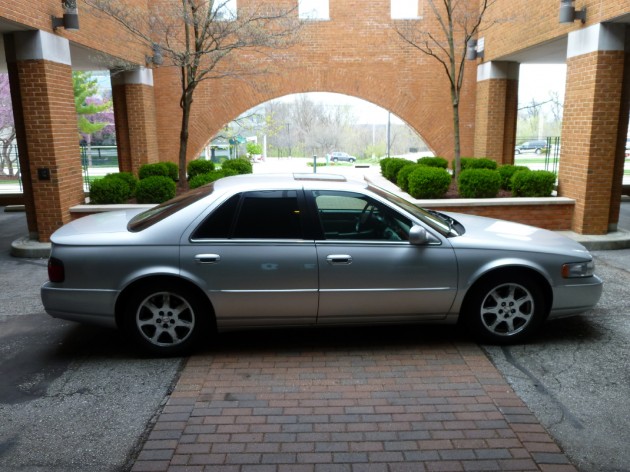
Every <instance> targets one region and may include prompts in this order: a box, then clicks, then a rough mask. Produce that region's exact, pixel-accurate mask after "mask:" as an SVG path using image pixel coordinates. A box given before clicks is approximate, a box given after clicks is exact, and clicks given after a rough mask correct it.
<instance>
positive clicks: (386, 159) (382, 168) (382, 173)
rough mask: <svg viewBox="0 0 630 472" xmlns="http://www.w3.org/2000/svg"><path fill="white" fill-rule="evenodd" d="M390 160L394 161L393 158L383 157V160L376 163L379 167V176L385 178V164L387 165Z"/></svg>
mask: <svg viewBox="0 0 630 472" xmlns="http://www.w3.org/2000/svg"><path fill="white" fill-rule="evenodd" d="M392 159H394V158H393V157H384V158H383V159H381V160H380V161H379V163H378V164H379V166H380V167H381V175H382V176H383V177H385V174H386V172H387V171H386V169H387V164H388V163H389V161H391V160H392ZM385 178H387V177H385Z"/></svg>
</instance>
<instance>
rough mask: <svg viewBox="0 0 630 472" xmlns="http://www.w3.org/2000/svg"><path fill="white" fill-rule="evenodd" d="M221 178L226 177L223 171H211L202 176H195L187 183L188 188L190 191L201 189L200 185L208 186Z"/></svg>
mask: <svg viewBox="0 0 630 472" xmlns="http://www.w3.org/2000/svg"><path fill="white" fill-rule="evenodd" d="M223 177H226V173H225V171H223V170H213V171H210V172H206V173H204V174H197V175H195V176H194V177H193V178H192V179H190V180H189V181H188V186H189V187H190V188H191V189H193V188H197V187H201V186H202V185H206V184H209V183H210V182H214V181H215V180H219V179H221V178H223Z"/></svg>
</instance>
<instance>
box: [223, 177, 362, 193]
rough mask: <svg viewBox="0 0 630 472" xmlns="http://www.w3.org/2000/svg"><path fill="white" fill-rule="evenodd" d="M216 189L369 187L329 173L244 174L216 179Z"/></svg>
mask: <svg viewBox="0 0 630 472" xmlns="http://www.w3.org/2000/svg"><path fill="white" fill-rule="evenodd" d="M214 186H215V187H214V188H215V190H218V191H222V190H232V191H234V190H235V189H236V188H239V187H240V189H239V190H263V189H272V188H282V189H284V188H289V189H290V188H294V189H298V188H340V187H345V188H347V189H350V188H351V187H354V188H367V183H366V182H364V181H360V180H354V179H348V178H347V177H346V176H344V175H339V174H327V173H306V172H304V173H293V174H289V173H286V174H243V175H235V176H231V177H224V178H222V179H219V180H217V181H215V183H214Z"/></svg>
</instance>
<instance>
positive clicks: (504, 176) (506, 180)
mask: <svg viewBox="0 0 630 472" xmlns="http://www.w3.org/2000/svg"><path fill="white" fill-rule="evenodd" d="M497 170H498V171H499V175H501V188H502V189H504V190H512V182H511V181H512V177H513V176H514V174H516V173H517V172H520V171H525V172H527V171H529V167H525V166H515V165H512V164H506V165H503V166H501V167H499V168H498V169H497Z"/></svg>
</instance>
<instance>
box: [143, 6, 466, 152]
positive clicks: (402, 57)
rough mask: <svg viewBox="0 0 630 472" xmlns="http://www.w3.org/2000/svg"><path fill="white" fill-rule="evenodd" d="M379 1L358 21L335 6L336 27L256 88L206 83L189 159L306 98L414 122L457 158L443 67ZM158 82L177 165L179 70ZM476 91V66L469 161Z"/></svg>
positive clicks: (317, 35)
mask: <svg viewBox="0 0 630 472" xmlns="http://www.w3.org/2000/svg"><path fill="white" fill-rule="evenodd" d="M349 3H351V2H349ZM368 3H370V4H368ZM371 3H372V2H366V3H365V4H363V3H362V7H361V8H362V15H361V16H360V17H357V15H356V14H355V12H353V11H352V5H351V4H348V5H346V2H335V3H334V5H335V8H334V10H332V5H333V3H332V2H331V12H330V15H331V21H324V22H315V23H313V24H309V25H308V27H307V28H306V31H305V36H304V38H303V41H302V43H301V45H300V46H296V47H294V48H292V49H291V50H288V51H280V52H278V56H279V59H278V61H279V62H276V63H274V64H272V66H273V67H274V68H275V72H274V73H271V74H268V75H265V76H256V77H255V78H254V79H252V81H250V82H244V81H239V80H235V79H221V80H209V81H207V82H205V83H203V84H202V85H200V86H199V87H198V89H197V91H196V92H195V95H194V100H195V101H194V104H193V110H192V120H191V125H190V130H189V159H191V158H194V156H196V155H198V153H199V152H200V151H201V149H202V148H203V146H204V144H205V143H206V142H207V141H208V139H210V138H211V137H212V136H214V135H215V134H216V133H217V132H218V131H219V130H220V129H221V128H222V127H223V126H224V125H225V124H226V123H229V122H230V121H231V120H233V119H234V118H236V117H238V116H239V115H240V114H241V113H243V112H245V111H247V110H249V109H251V108H252V107H254V106H257V105H259V104H261V103H264V102H266V101H269V100H272V99H274V98H278V97H281V96H285V95H290V94H294V93H306V92H334V93H341V94H345V95H350V96H353V97H357V98H360V99H363V100H367V101H369V102H371V103H374V104H376V105H378V106H380V107H382V108H384V109H386V110H388V111H391V112H392V113H394V114H395V115H397V116H398V117H399V118H400V119H402V120H403V121H404V122H406V123H407V124H408V125H409V126H410V127H411V128H413V129H414V130H415V131H416V132H417V133H418V134H420V135H421V136H422V137H423V139H424V140H425V142H426V143H427V145H428V146H429V147H430V148H431V149H433V150H434V152H435V153H436V154H437V155H440V156H444V157H446V158H452V157H453V147H454V146H453V118H452V107H451V99H450V90H449V87H448V81H447V78H446V76H445V75H444V70H443V68H442V65H441V64H439V63H438V62H437V61H435V60H434V59H432V58H430V57H428V56H425V55H423V54H422V53H420V52H418V51H416V50H411V49H410V48H405V47H404V45H403V44H402V42H401V40H400V39H399V38H398V37H397V36H396V35H395V33H394V32H393V30H392V29H391V28H390V20H389V9H388V5H389V2H375V3H378V5H371ZM363 9H364V10H363ZM427 25H428V26H429V27H430V22H427ZM340 32H341V34H340ZM344 32H345V33H344ZM347 32H350V33H347ZM245 60H246V58H245ZM154 83H155V93H156V109H157V128H158V133H157V134H158V143H159V149H160V159H168V160H176V159H177V154H178V143H179V129H180V123H179V121H180V120H179V117H180V116H181V112H180V110H179V102H178V94H179V90H180V88H179V81H178V77H177V72H176V70H174V69H171V68H168V67H162V68H158V69H156V70H155V71H154ZM475 90H476V67H475V63H474V62H469V63H468V64H467V73H466V76H465V80H464V88H463V91H462V92H463V93H462V98H461V101H460V120H461V126H460V133H461V144H462V149H461V152H462V155H472V153H473V141H474V122H475Z"/></svg>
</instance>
